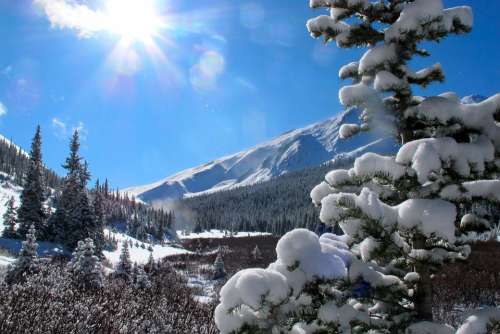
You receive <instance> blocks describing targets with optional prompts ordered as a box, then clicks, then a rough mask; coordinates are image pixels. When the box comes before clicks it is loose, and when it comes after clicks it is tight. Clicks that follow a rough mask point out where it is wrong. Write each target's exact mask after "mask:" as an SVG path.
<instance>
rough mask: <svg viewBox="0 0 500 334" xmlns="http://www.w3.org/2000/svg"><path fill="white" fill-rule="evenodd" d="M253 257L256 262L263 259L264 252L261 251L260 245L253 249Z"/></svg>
mask: <svg viewBox="0 0 500 334" xmlns="http://www.w3.org/2000/svg"><path fill="white" fill-rule="evenodd" d="M252 257H253V259H254V261H257V260H260V259H262V252H261V251H260V249H259V246H258V245H255V248H254V249H253V251H252Z"/></svg>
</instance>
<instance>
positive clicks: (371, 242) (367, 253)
mask: <svg viewBox="0 0 500 334" xmlns="http://www.w3.org/2000/svg"><path fill="white" fill-rule="evenodd" d="M379 246H380V244H379V242H378V241H376V240H375V239H373V238H372V237H368V238H365V239H364V240H363V241H362V242H361V243H360V244H359V253H360V254H361V259H362V260H363V261H364V262H369V261H370V260H371V259H372V252H373V251H374V250H376V249H377V247H379Z"/></svg>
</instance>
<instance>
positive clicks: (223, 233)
mask: <svg viewBox="0 0 500 334" xmlns="http://www.w3.org/2000/svg"><path fill="white" fill-rule="evenodd" d="M268 235H271V233H267V232H233V233H232V234H231V232H230V231H228V230H216V229H212V230H209V231H203V232H199V233H194V232H189V234H185V233H184V231H182V230H179V231H177V237H178V238H179V239H221V238H229V237H233V238H245V237H256V236H268Z"/></svg>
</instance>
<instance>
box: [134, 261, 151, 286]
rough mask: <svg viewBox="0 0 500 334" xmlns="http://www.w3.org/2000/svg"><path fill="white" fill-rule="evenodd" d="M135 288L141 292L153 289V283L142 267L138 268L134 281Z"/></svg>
mask: <svg viewBox="0 0 500 334" xmlns="http://www.w3.org/2000/svg"><path fill="white" fill-rule="evenodd" d="M134 286H135V287H136V288H137V289H140V290H144V289H149V288H151V281H150V280H149V276H148V274H147V273H146V272H145V271H144V268H142V267H141V266H137V270H136V273H135V279H134Z"/></svg>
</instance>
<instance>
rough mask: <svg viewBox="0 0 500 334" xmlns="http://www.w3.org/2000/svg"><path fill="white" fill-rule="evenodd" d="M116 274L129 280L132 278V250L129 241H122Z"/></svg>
mask: <svg viewBox="0 0 500 334" xmlns="http://www.w3.org/2000/svg"><path fill="white" fill-rule="evenodd" d="M116 274H117V275H118V276H119V277H122V278H125V279H127V280H128V279H130V275H131V274H132V262H131V261H130V252H129V249H128V242H127V241H123V243H122V250H121V253H120V260H119V262H118V265H117V266H116Z"/></svg>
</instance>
